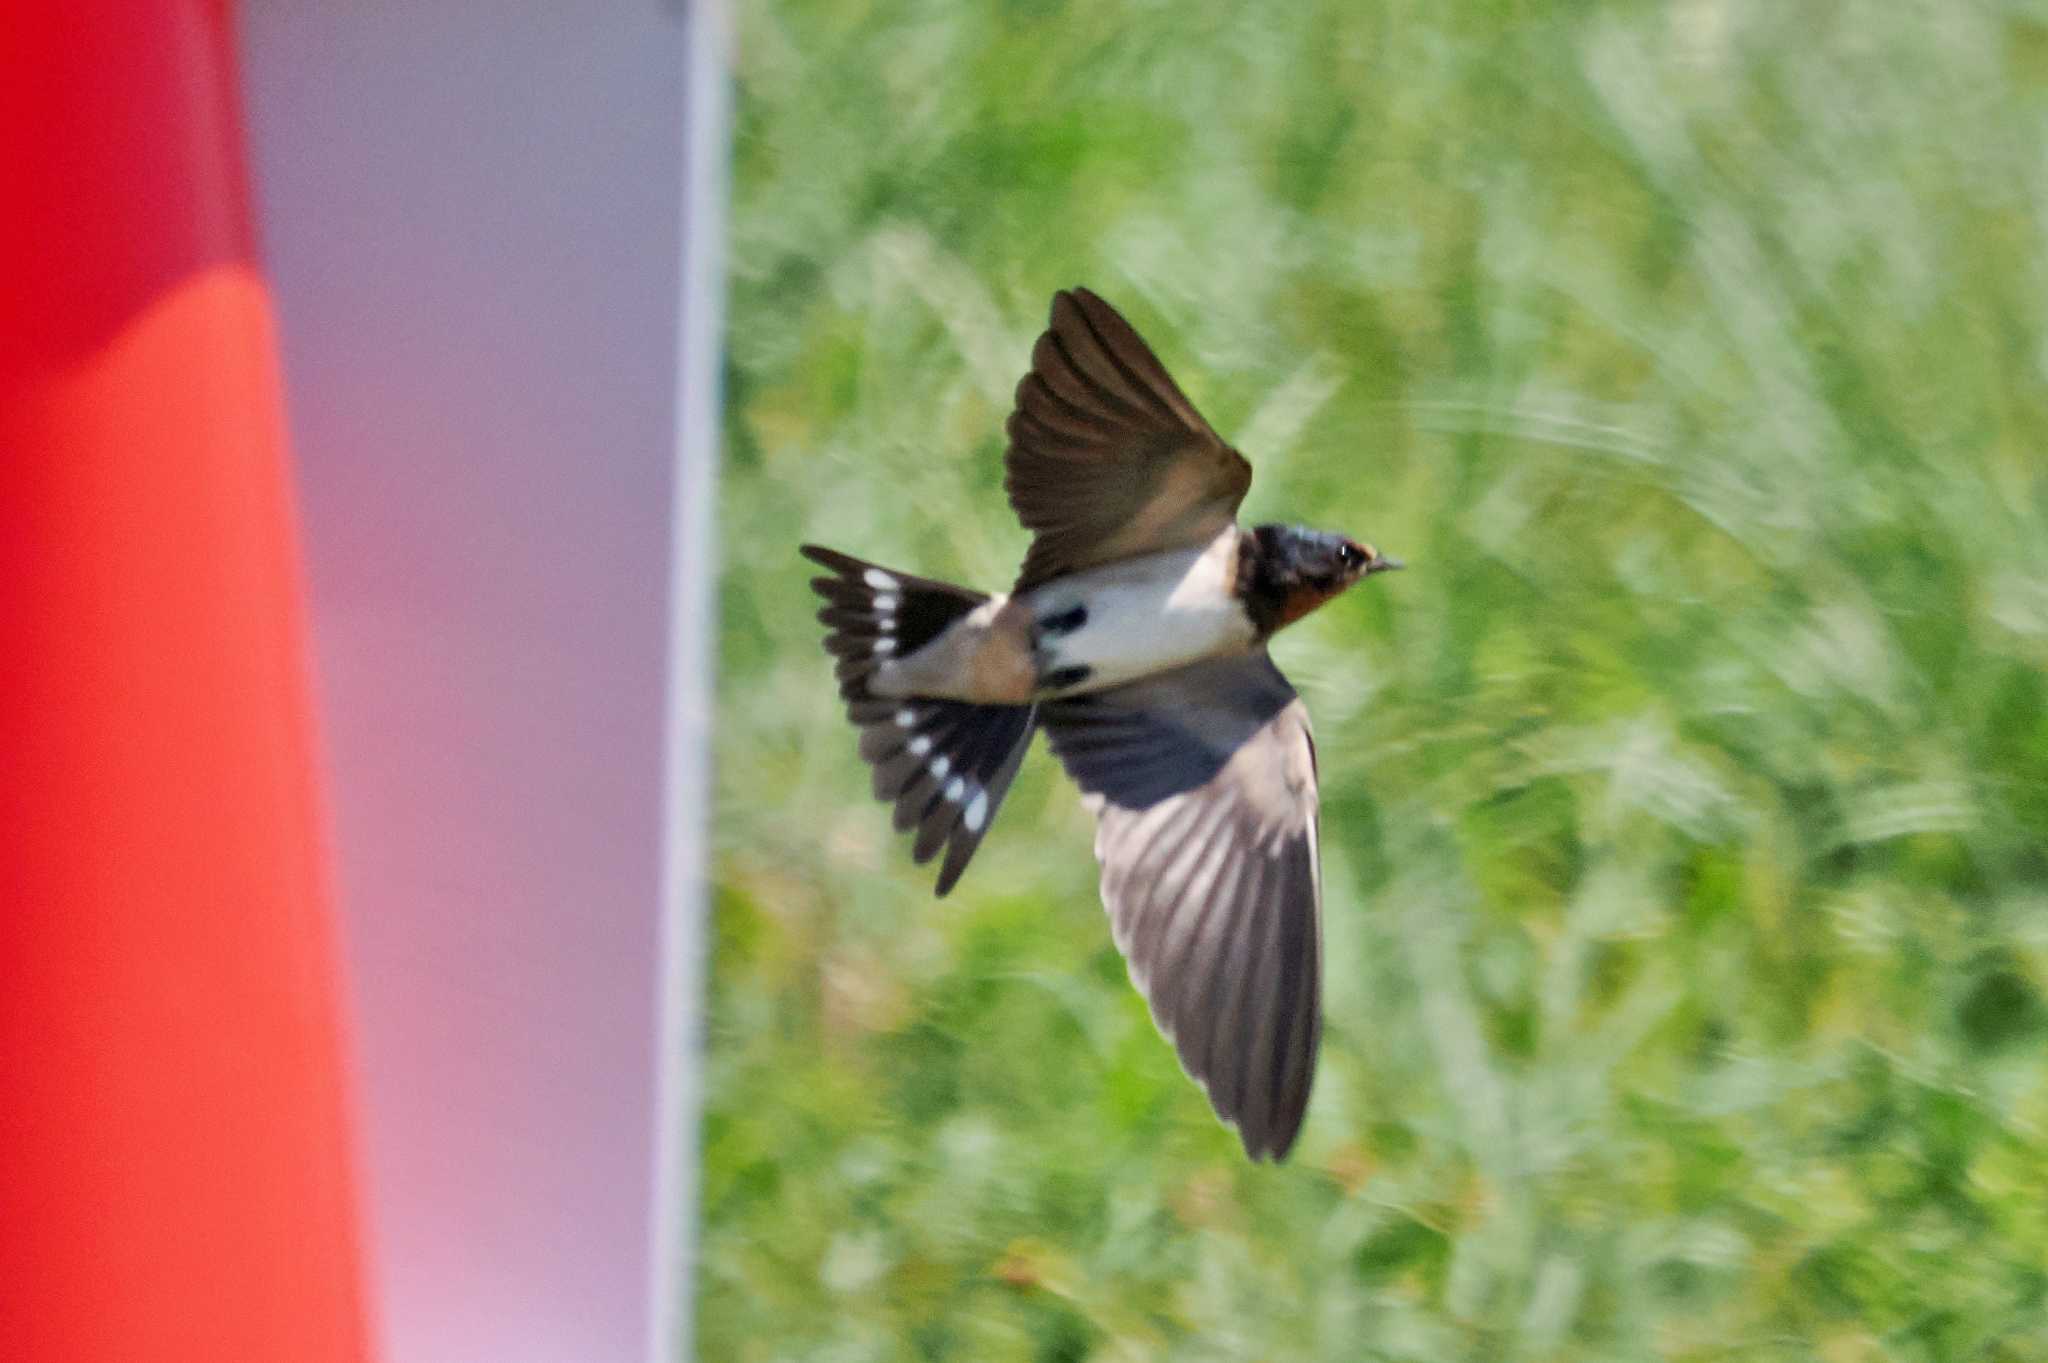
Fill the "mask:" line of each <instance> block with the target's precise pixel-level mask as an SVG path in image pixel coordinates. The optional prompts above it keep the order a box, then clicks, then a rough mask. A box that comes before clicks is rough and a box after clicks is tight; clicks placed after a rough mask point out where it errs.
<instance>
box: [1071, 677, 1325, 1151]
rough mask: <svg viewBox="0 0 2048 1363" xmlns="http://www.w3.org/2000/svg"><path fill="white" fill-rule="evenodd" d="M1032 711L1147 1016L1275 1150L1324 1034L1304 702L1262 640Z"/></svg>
mask: <svg viewBox="0 0 2048 1363" xmlns="http://www.w3.org/2000/svg"><path fill="white" fill-rule="evenodd" d="M1041 717H1042V719H1043V721H1044V725H1045V730H1046V734H1047V737H1048V738H1049V739H1050V741H1051V744H1052V749H1053V752H1054V753H1055V754H1056V755H1057V756H1058V757H1059V759H1060V762H1061V763H1062V764H1063V765H1064V766H1065V767H1066V769H1067V772H1068V774H1070V775H1071V776H1072V777H1073V778H1074V780H1075V781H1076V782H1077V783H1078V784H1079V785H1080V787H1081V789H1082V790H1083V791H1084V792H1085V793H1086V795H1087V801H1088V804H1089V806H1090V807H1091V808H1092V809H1093V810H1094V812H1095V815H1096V819H1097V821H1098V822H1097V827H1096V834H1095V855H1096V857H1097V858H1098V859H1099V860H1100V861H1101V863H1102V899H1103V903H1104V904H1105V906H1107V908H1108V910H1109V915H1110V924H1111V930H1112V932H1113V933H1114V935H1115V937H1116V944H1117V947H1118V949H1119V950H1121V951H1122V952H1123V954H1124V959H1125V960H1126V962H1128V964H1129V966H1130V972H1131V978H1132V980H1133V981H1134V982H1135V983H1136V984H1137V986H1138V988H1139V989H1140V990H1141V991H1142V992H1143V993H1144V995H1145V997H1146V1000H1147V1001H1148V1002H1149V1003H1150V1004H1151V1008H1152V1017H1153V1020H1154V1021H1156V1022H1157V1023H1158V1024H1159V1029H1160V1030H1161V1031H1162V1032H1164V1033H1165V1034H1166V1036H1167V1037H1168V1038H1169V1039H1171V1040H1172V1042H1173V1044H1174V1046H1175V1048H1176V1049H1177V1050H1178V1051H1179V1052H1180V1059H1181V1064H1182V1065H1183V1066H1184V1067H1185V1068H1186V1069H1187V1071H1188V1073H1189V1074H1190V1075H1192V1076H1193V1077H1194V1078H1195V1079H1197V1080H1198V1081H1200V1082H1201V1084H1202V1086H1203V1088H1204V1089H1206V1090H1207V1091H1208V1095H1209V1102H1210V1103H1211V1104H1212V1105H1213V1106H1214V1107H1215V1109H1216V1112H1217V1115H1218V1116H1220V1117H1222V1118H1223V1119H1224V1120H1225V1121H1227V1122H1229V1123H1231V1124H1232V1125H1234V1126H1235V1127H1236V1128H1237V1131H1238V1135H1239V1137H1240V1138H1241V1139H1242V1140H1243V1141H1244V1146H1245V1150H1246V1152H1247V1153H1248V1154H1250V1155H1251V1156H1252V1157H1253V1158H1254V1159H1258V1158H1263V1157H1271V1158H1273V1159H1281V1158H1284V1157H1285V1156H1286V1154H1287V1152H1288V1150H1289V1149H1291V1148H1292V1147H1293V1145H1294V1138H1295V1136H1296V1135H1297V1134H1298V1133H1299V1132H1300V1130H1301V1122H1302V1117H1303V1115H1304V1113H1305V1112H1306V1111H1307V1109H1308V1096H1309V1086H1310V1084H1311V1083H1312V1082H1313V1081H1314V1078H1315V1064H1316V1051H1317V1047H1318V1046H1319V1044H1320V1042H1321V1039H1322V1008H1321V991H1322V881H1321V872H1320V870H1319V868H1318V865H1317V845H1316V762H1315V746H1314V743H1313V741H1312V739H1311V738H1310V735H1309V724H1308V712H1307V709H1306V708H1305V707H1304V706H1303V705H1302V703H1301V700H1300V698H1299V697H1297V696H1296V695H1295V693H1294V688H1293V687H1292V686H1289V685H1288V683H1287V679H1286V678H1285V677H1283V676H1281V675H1280V669H1279V668H1277V667H1275V666H1274V665H1273V660H1272V659H1271V658H1270V657H1268V656H1267V655H1266V653H1265V652H1264V651H1263V650H1261V651H1258V652H1255V653H1247V654H1240V655H1237V656H1234V657H1229V658H1217V659H1209V660H1206V661H1204V662H1199V663H1192V664H1190V665H1188V666H1186V667H1182V668H1177V669H1175V670H1173V671H1171V672H1165V673H1161V674H1159V675H1158V676H1155V677H1148V678H1146V679H1144V680H1142V681H1137V682H1133V683H1130V684H1129V685H1126V686H1121V687H1115V688H1112V689H1110V690H1106V691H1100V692H1095V693H1093V694H1090V695H1087V696H1081V697H1076V698H1074V699H1071V700H1062V701H1056V702H1053V703H1051V704H1049V705H1046V706H1045V707H1043V709H1042V710H1041Z"/></svg>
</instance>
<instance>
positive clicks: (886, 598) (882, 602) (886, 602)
mask: <svg viewBox="0 0 2048 1363" xmlns="http://www.w3.org/2000/svg"><path fill="white" fill-rule="evenodd" d="M902 600H903V598H902V597H900V596H898V595H896V593H894V592H877V593H875V599H874V601H873V602H872V603H871V604H872V605H873V606H874V611H875V614H877V615H894V614H895V613H896V606H897V604H898V603H899V602H901V601H902Z"/></svg>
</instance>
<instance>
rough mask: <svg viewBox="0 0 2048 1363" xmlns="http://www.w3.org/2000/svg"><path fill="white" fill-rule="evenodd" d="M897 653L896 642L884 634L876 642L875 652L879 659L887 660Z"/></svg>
mask: <svg viewBox="0 0 2048 1363" xmlns="http://www.w3.org/2000/svg"><path fill="white" fill-rule="evenodd" d="M895 651H896V641H895V640H894V639H892V638H890V637H889V636H888V635H886V634H884V635H883V636H881V637H880V638H879V639H876V640H875V647H874V652H875V656H876V657H877V658H886V657H888V656H889V655H890V654H891V653H894V652H895Z"/></svg>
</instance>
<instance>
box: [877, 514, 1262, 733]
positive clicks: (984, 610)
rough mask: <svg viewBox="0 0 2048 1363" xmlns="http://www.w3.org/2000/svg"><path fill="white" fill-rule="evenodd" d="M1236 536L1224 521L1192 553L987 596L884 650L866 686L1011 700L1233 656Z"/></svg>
mask: <svg viewBox="0 0 2048 1363" xmlns="http://www.w3.org/2000/svg"><path fill="white" fill-rule="evenodd" d="M1240 539H1241V534H1240V532H1239V531H1238V529H1237V527H1235V526H1231V527H1230V528H1228V529H1226V530H1224V531H1222V532H1220V533H1219V534H1218V535H1217V536H1216V538H1215V539H1214V540H1213V541H1212V542H1211V543H1210V544H1208V545H1206V546H1204V547H1202V548H1199V549H1172V550H1168V551H1167V552H1165V553H1162V554H1143V555H1140V556H1139V557H1137V558H1131V559H1124V560H1122V561H1120V562H1116V563H1110V564H1105V565H1104V566H1102V567H1100V568H1091V569H1088V570H1086V571H1084V572H1079V573H1072V574H1069V575H1067V576H1065V577H1059V578H1055V579H1053V580H1052V581H1050V582H1048V583H1046V584H1045V585H1044V586H1041V587H1036V588H1034V589H1032V590H1030V591H1027V592H1022V593H1019V594H1017V595H1015V596H993V597H990V598H989V599H988V600H987V601H985V602H983V603H982V604H981V605H980V606H978V607H976V608H975V609H974V610H972V611H970V612H968V613H967V614H966V615H963V616H961V617H960V618H959V619H958V620H956V621H954V622H953V623H952V624H950V625H948V626H947V627H946V629H945V630H944V632H942V633H941V634H940V635H939V637H937V638H935V639H933V640H932V641H931V642H930V643H929V644H928V645H926V646H925V647H924V648H921V649H919V650H918V651H917V652H916V653H914V654H912V655H910V656H908V657H901V658H898V657H893V656H888V655H885V656H884V659H883V661H882V662H880V663H879V664H878V665H877V666H876V668H875V671H874V673H873V675H872V676H870V677H869V679H868V691H869V692H870V694H873V695H877V696H934V697H945V698H949V699H953V700H968V701H975V702H977V703H979V704H983V705H1023V704H1027V703H1029V702H1031V701H1035V700H1050V699H1052V698H1053V697H1055V696H1071V695H1080V694H1084V693H1086V692H1089V691H1101V690H1104V689H1106V688H1109V687H1112V686H1118V685H1121V684H1122V683H1124V682H1127V681H1134V680H1136V679H1137V678H1139V677H1145V676H1150V675H1152V674H1153V673H1155V672H1164V671H1167V670H1168V669H1171V668H1175V667H1179V666H1181V665H1182V664H1184V663H1191V662H1194V661H1196V660H1198V659H1201V658H1207V657H1212V656H1214V655H1216V654H1220V653H1238V652H1242V651H1244V650H1245V649H1248V648H1250V647H1251V646H1252V645H1253V644H1254V643H1256V642H1257V640H1258V631H1257V628H1256V627H1255V626H1254V624H1253V623H1252V619H1251V617H1250V616H1249V615H1247V614H1246V613H1245V610H1244V608H1243V605H1242V603H1241V602H1240V601H1239V600H1238V598H1237V596H1236V595H1235V591H1234V587H1235V583H1236V574H1237V570H1238V557H1239V553H1240ZM875 571H876V572H878V573H880V574H881V575H883V576H887V573H886V571H885V570H880V569H877V570H875Z"/></svg>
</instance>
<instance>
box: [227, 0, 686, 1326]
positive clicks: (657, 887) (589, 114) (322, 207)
mask: <svg viewBox="0 0 2048 1363" xmlns="http://www.w3.org/2000/svg"><path fill="white" fill-rule="evenodd" d="M704 18H705V16H704V15H701V14H700V15H692V14H691V13H690V12H688V11H687V10H686V9H685V8H683V7H681V6H675V5H663V4H660V3H657V2H656V0H643V2H642V3H626V4H613V5H577V4H562V3H560V2H559V0H488V2H484V3H452V2H451V3H436V2H435V0H406V2H404V3H401V2H400V0H364V3H351V4H334V3H328V2H327V0H249V3H247V4H246V6H245V8H244V11H243V14H242V29H243V48H244V64H245V81H246V85H247V91H248V109H249V121H250V127H251V131H252V138H253V141H254V144H255V145H254V148H253V150H254V154H255V156H254V159H255V172H256V181H257V183H256V189H257V200H258V203H259V205H260V208H261V211H262V216H263V232H264V237H265V248H266V254H267V256H268V259H269V262H270V265H271V270H272V276H273V279H274V280H275V282H276V285H277V289H278V295H279V303H280V310H281V315H282V322H283V329H284V336H283V349H284V357H285V370H286V383H287V390H288V399H289V403H290V415H291V421H292V428H293V429H292V434H293V441H294V447H295V450H296V454H297V458H298V464H299V472H300V489H301V497H302V503H303V508H304V517H305V522H306V542H307V546H308V555H309V560H310V562H309V575H310V579H311V587H312V602H313V622H312V624H313V633H314V637H315V640H316V645H317V648H318V669H319V680H320V688H321V698H322V704H323V723H324V738H325V743H326V749H327V754H328V759H329V769H330V773H331V781H330V786H329V788H330V790H331V792H332V798H333V804H334V826H335V829H336V844H337V845H336V849H335V853H336V862H337V865H338V868H339V872H340V882H341V883H340V889H341V894H342V900H343V905H344V909H345V928H346V933H347V938H348V945H349V961H350V967H351V971H352V975H353V979H352V984H353V987H354V1000H355V1007H354V1013H355V1022H356V1035H357V1039H358V1056H359V1060H360V1066H359V1068H360V1075H361V1082H360V1089H361V1092H362V1094H363V1099H364V1103H363V1107H364V1112H363V1119H362V1121H361V1123H360V1124H359V1125H360V1131H361V1137H362V1146H363V1150H364V1155H365V1162H366V1165H367V1170H366V1172H367V1175H368V1186H369V1189H370V1193H371V1202H372V1205H371V1207H370V1224H371V1228H372V1243H371V1246H370V1250H371V1253H372V1256H373V1260H374V1262H373V1264H372V1272H373V1279H372V1280H373V1282H375V1283H376V1284H377V1286H378V1289H379V1290H378V1306H379V1311H380V1314H381V1317H382V1326H383V1331H384V1335H385V1339H386V1345H387V1348H386V1354H387V1357H388V1358H389V1359H391V1360H392V1363H463V1361H464V1360H471V1359H474V1360H489V1361H490V1363H520V1361H522V1360H534V1363H565V1361H569V1360H573V1361H574V1363H608V1361H609V1360H614V1359H617V1360H626V1359H642V1358H647V1357H650V1356H652V1355H654V1354H656V1353H660V1352H662V1351H664V1350H665V1349H666V1348H667V1347H668V1345H667V1344H666V1341H667V1340H670V1339H672V1338H673V1337H674V1336H675V1335H676V1334H677V1333H678V1332H680V1331H682V1330H684V1329H685V1328H686V1323H687V1319H688V1317H687V1310H686V1309H684V1310H682V1311H678V1310H677V1309H676V1305H675V1299H676V1297H677V1295H678V1294H679V1293H680V1292H681V1290H682V1287H683V1283H682V1281H681V1276H680V1275H681V1274H682V1273H683V1272H684V1269H685V1266H686V1264H687V1262H688V1256H687V1254H686V1253H684V1252H683V1245H684V1244H685V1238H684V1237H683V1235H682V1229H683V1228H684V1227H686V1226H687V1224H688V1223H687V1220H685V1219H679V1218H678V1217H677V1216H676V1215H675V1214H674V1213H675V1212H676V1211H677V1210H678V1209H679V1208H680V1207H681V1204H682V1200H683V1199H684V1198H686V1197H687V1196H688V1195H689V1192H690V1189H691V1187H692V1186H693V1182H694V1180H693V1179H692V1178H689V1177H681V1176H679V1175H678V1173H677V1169H678V1165H677V1161H680V1160H683V1159H686V1158H688V1157H690V1156H691V1155H692V1154H693V1153H694V1137H693V1135H691V1129H692V1123H693V1120H694V1105H695V1093H696V1090H695V1081H694V1077H693V1076H691V1075H687V1074H682V1073H681V1070H682V1068H683V1067H684V1066H686V1065H688V1064H691V1063H693V1062H694V1058H695V1052H696V1044H697V1041H696V1038H697V1031H696V1026H695V1020H694V1019H695V1016H696V1009H695V1007H694V995H695V992H696V991H697V989H698V988H699V981H700V978H701V973H702V971H701V964H700V962H699V960H698V952H699V950H700V938H701V933H700V927H699V920H700V912H699V896H698V888H697V887H698V885H699V869H700V867H699V863H700V861H701V858H702V855H703V842H702V837H701V822H702V814H703V810H702V805H703V792H704V759H703V754H702V752H701V744H702V741H703V736H704V732H705V728H706V723H707V721H706V716H705V708H704V707H705V706H706V705H707V704H708V700H707V695H708V692H707V689H706V688H707V686H708V645H709V637H710V636H709V629H708V617H707V611H708V608H709V601H710V598H709V582H710V577H711V574H710V571H709V566H710V565H709V553H710V550H709V547H708V535H707V534H706V533H705V532H706V531H707V530H708V527H709V525H710V519H711V518H710V513H709V501H708V498H709V496H710V493H711V478H710V466H711V465H710V459H711V456H710V451H711V450H712V448H713V445H714V442H715V432H716V425H715V420H716V419H715V402H714V398H715V378H716V373H717V369H716V365H715V361H714V347H715V343H716V327H715V323H714V321H713V320H711V319H713V318H714V317H715V310H716V303H717V287H716V286H717V279H718V268H717V266H716V263H715V260H716V250H715V248H716V246H717V243H718V236H717V229H718V223H717V220H716V215H717V214H719V213H721V212H722V204H721V202H720V200H721V198H722V195H721V193H720V185H721V179H722V174H723V166H722V149H719V148H721V147H722V138H723V134H724V128H723V122H724V112H723V98H724V96H723V92H722V78H723V73H722V69H721V65H722V64H721V62H720V60H719V50H718V42H719V41H721V40H720V39H718V38H717V37H716V36H715V35H716V33H717V26H716V25H710V26H709V27H708V28H706V31H707V32H709V33H712V34H714V40H713V41H712V42H709V43H706V42H698V43H695V44H694V45H693V43H692V41H691V34H690V29H691V26H692V25H693V24H699V25H701V24H702V23H703V20H704ZM706 76H712V77H715V79H713V80H711V81H710V82H708V84H697V85H694V88H693V82H697V81H700V80H702V78H703V77H706ZM715 149H719V150H715ZM686 205H687V207H686ZM700 211H708V212H709V213H711V214H712V215H714V216H713V217H711V218H709V219H698V218H697V217H695V216H694V215H696V214H698V213H699V212H700ZM679 300H680V302H681V308H680V313H679V308H678V303H679ZM679 454H680V457H681V459H682V461H683V462H682V464H681V465H680V475H679V474H678V468H679V465H678V459H679ZM677 549H680V550H681V551H682V553H681V554H680V556H679V555H678V554H676V553H675V552H672V551H674V550H677ZM671 673H673V677H674V686H673V688H671V685H670V677H671ZM670 832H678V836H677V838H676V839H675V840H674V841H672V842H671V841H669V840H668V839H667V838H666V837H665V834H667V833H670ZM671 1070H674V1071H675V1072H676V1075H671V1074H670V1073H668V1072H669V1071H671ZM677 1076H680V1077H677Z"/></svg>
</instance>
